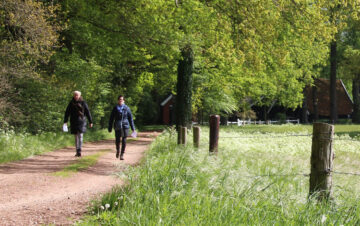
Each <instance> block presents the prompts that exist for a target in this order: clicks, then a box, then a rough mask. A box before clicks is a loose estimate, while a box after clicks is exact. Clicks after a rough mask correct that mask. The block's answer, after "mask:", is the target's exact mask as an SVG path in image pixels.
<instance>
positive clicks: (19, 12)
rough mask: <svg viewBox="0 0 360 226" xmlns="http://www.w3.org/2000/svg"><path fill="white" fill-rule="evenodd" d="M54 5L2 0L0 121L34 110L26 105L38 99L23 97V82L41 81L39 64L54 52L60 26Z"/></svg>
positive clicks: (10, 120)
mask: <svg viewBox="0 0 360 226" xmlns="http://www.w3.org/2000/svg"><path fill="white" fill-rule="evenodd" d="M54 9H55V8H54V7H52V6H46V5H44V4H42V3H41V2H39V1H32V0H26V1H22V0H3V1H1V2H0V67H1V70H0V105H1V107H0V121H3V122H6V123H10V124H12V125H15V124H19V123H20V122H21V121H22V120H24V119H25V118H24V117H25V116H26V115H28V114H29V113H31V112H27V111H26V110H27V107H28V106H31V104H32V103H34V102H35V101H36V100H34V99H26V100H25V99H20V96H19V93H20V92H26V90H27V87H24V86H23V85H22V84H21V82H22V81H23V80H33V81H34V82H35V83H36V82H38V81H40V80H41V70H40V68H39V66H40V65H41V64H45V63H47V62H48V60H49V58H50V56H51V55H52V54H53V50H54V47H55V46H56V42H57V33H56V32H57V30H58V29H59V27H58V25H57V24H55V23H54V22H53V21H54V18H55V14H54ZM14 115H16V117H13V116H14ZM27 120H28V121H32V120H33V119H32V118H27Z"/></svg>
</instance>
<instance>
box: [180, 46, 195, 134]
mask: <svg viewBox="0 0 360 226" xmlns="http://www.w3.org/2000/svg"><path fill="white" fill-rule="evenodd" d="M181 56H182V59H181V60H180V61H179V65H178V77H177V85H176V88H177V93H176V103H175V106H176V128H177V130H179V128H180V127H181V126H184V127H187V128H190V127H191V97H192V80H193V79H192V72H193V62H194V55H193V51H192V48H191V47H190V46H186V47H184V48H183V49H182V50H181Z"/></svg>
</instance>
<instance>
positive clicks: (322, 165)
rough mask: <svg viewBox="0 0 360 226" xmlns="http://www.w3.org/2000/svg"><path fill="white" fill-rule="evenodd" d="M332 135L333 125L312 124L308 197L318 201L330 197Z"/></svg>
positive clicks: (332, 154)
mask: <svg viewBox="0 0 360 226" xmlns="http://www.w3.org/2000/svg"><path fill="white" fill-rule="evenodd" d="M333 135H334V126H333V125H330V124H326V123H314V125H313V138H312V147H311V161H310V163H311V173H310V190H309V196H311V195H316V196H317V198H318V199H319V200H327V199H329V198H330V197H331V187H332V175H331V171H332V168H333V158H334V152H333V150H332V139H333Z"/></svg>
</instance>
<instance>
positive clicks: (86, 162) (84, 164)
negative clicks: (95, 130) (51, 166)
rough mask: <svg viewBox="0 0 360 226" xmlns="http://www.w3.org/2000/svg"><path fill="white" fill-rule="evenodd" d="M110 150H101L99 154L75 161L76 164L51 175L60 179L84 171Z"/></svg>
mask: <svg viewBox="0 0 360 226" xmlns="http://www.w3.org/2000/svg"><path fill="white" fill-rule="evenodd" d="M109 151H110V150H101V151H100V152H98V153H96V154H93V155H88V156H84V157H82V158H79V159H77V160H76V163H74V164H71V165H68V166H66V167H65V168H64V169H63V170H60V171H57V172H54V173H52V175H54V176H60V177H69V176H71V175H72V174H74V173H77V172H78V171H80V170H84V169H87V168H89V167H90V166H93V165H95V164H96V163H97V161H98V159H99V158H100V157H101V156H103V155H104V154H106V152H109Z"/></svg>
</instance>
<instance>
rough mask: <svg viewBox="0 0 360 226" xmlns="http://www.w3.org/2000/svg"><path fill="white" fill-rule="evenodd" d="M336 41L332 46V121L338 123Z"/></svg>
mask: <svg viewBox="0 0 360 226" xmlns="http://www.w3.org/2000/svg"><path fill="white" fill-rule="evenodd" d="M336 58H337V52H336V41H335V40H334V41H332V42H331V45H330V120H331V122H332V123H335V122H337V119H338V115H337V103H336V101H337V100H336V68H337V59H336Z"/></svg>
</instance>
